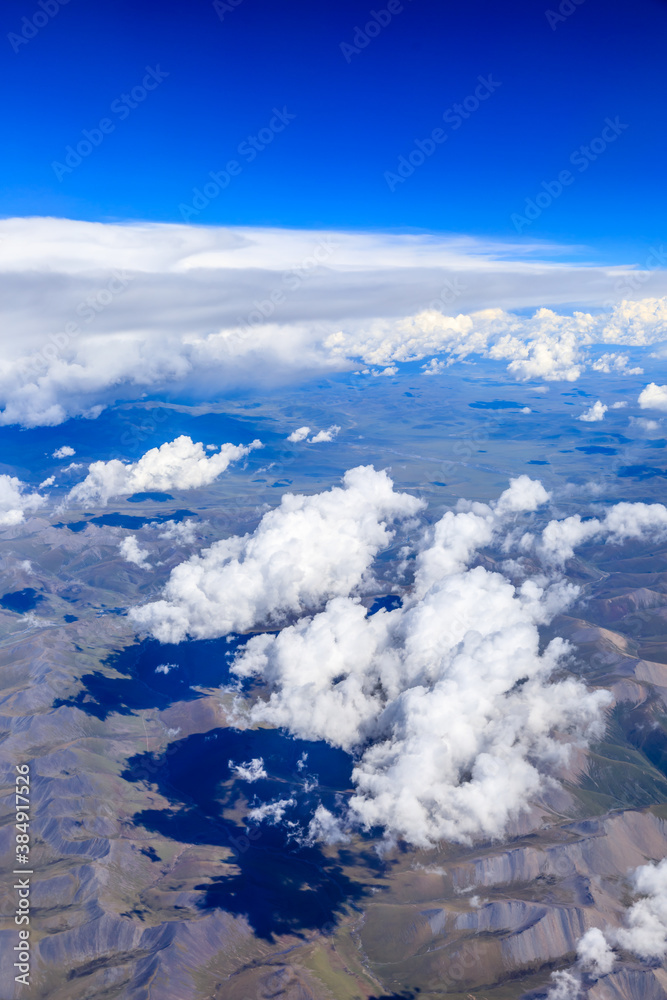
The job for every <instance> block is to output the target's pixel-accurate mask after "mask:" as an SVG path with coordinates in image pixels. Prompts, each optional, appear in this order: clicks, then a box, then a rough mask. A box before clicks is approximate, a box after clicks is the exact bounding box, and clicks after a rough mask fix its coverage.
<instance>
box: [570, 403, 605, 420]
mask: <svg viewBox="0 0 667 1000" xmlns="http://www.w3.org/2000/svg"><path fill="white" fill-rule="evenodd" d="M608 409H609V407H608V406H606V405H605V404H604V403H601V402H600V400H599V399H596V400H595V402H594V403H593V405H592V406H591V407H590V408H589V409H588V410H584V412H583V413H582V414H580V416H578V417H577V420H583V421H584V422H586V423H589V424H593V423H596V422H597V421H599V420H604V415H605V413H606V412H607V410H608Z"/></svg>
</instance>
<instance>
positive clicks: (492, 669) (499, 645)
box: [232, 476, 608, 847]
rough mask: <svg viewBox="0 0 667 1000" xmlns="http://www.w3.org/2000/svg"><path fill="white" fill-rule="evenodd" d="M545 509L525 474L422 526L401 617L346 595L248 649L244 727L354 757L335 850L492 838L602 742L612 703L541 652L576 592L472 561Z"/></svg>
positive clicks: (321, 815) (541, 494) (334, 824)
mask: <svg viewBox="0 0 667 1000" xmlns="http://www.w3.org/2000/svg"><path fill="white" fill-rule="evenodd" d="M547 499H548V494H547V493H546V491H545V490H544V488H543V487H542V486H541V484H540V483H539V482H536V481H532V480H530V479H529V478H528V477H527V476H522V477H519V478H518V479H517V480H514V481H512V483H511V485H510V487H509V489H508V490H506V491H505V493H504V494H503V495H502V496H501V497H500V498H499V500H498V501H497V502H496V503H494V504H492V505H487V504H480V503H473V504H460V505H459V508H460V509H459V510H458V511H457V512H456V513H455V512H451V511H450V512H447V513H446V514H445V515H444V516H443V518H441V520H440V521H438V522H437V523H436V524H435V525H434V526H433V527H432V528H431V529H429V530H428V531H427V533H426V536H425V538H424V542H423V544H422V545H421V547H420V548H419V551H418V552H417V554H416V560H415V579H414V585H413V587H412V590H411V592H410V593H409V594H407V595H406V596H405V597H404V598H403V601H402V603H401V606H400V607H398V608H396V609H394V610H392V611H386V610H380V611H378V612H377V613H376V614H373V615H371V616H369V615H368V614H367V612H366V609H365V608H364V607H363V605H362V604H361V603H360V601H359V599H358V598H355V597H354V596H353V597H344V596H339V597H336V598H333V599H332V600H330V601H329V603H328V605H327V607H326V608H325V610H324V611H322V612H320V613H318V614H316V615H314V616H312V617H306V618H302V619H301V620H300V621H298V622H297V623H295V624H294V625H291V626H288V627H287V628H284V629H283V630H282V631H281V632H280V633H278V634H277V635H270V634H263V635H259V636H255V637H253V638H252V639H250V640H249V642H248V643H247V644H246V646H245V647H244V648H243V649H242V650H241V651H240V652H239V654H238V655H237V657H236V659H235V660H234V662H233V665H232V670H233V671H234V672H235V673H236V674H237V675H239V676H240V677H252V678H255V679H257V680H261V681H262V682H263V684H264V688H265V692H266V694H265V696H264V697H262V698H260V699H259V700H257V701H256V702H254V704H252V705H251V706H249V707H248V708H247V712H248V718H249V721H251V722H252V723H259V722H262V723H264V724H269V725H272V726H280V727H285V728H287V729H288V730H289V731H290V732H292V733H293V734H294V735H295V736H298V737H300V738H302V739H310V740H319V739H324V740H326V741H327V742H329V743H330V744H332V745H334V746H337V747H341V748H342V749H344V750H347V751H348V752H351V753H353V754H354V756H355V766H354V769H353V782H354V785H355V794H354V795H353V796H352V797H351V799H350V801H349V808H348V811H347V813H346V816H345V821H344V822H343V821H342V818H341V817H340V816H339V817H336V816H335V815H333V814H331V813H329V812H327V810H325V809H324V808H322V809H320V810H319V811H318V813H317V814H316V816H315V817H314V818H313V823H312V825H311V828H310V831H309V832H310V835H311V836H312V837H315V836H322V837H326V836H328V834H329V833H331V836H332V837H333V838H334V839H336V840H340V839H341V834H343V835H344V834H345V833H346V830H345V826H346V825H347V826H348V828H350V827H351V828H354V827H363V828H366V829H371V828H383V829H384V830H385V832H386V834H387V835H388V836H389V837H390V838H394V837H400V838H403V839H405V840H406V841H408V842H410V843H413V844H415V845H418V846H422V847H427V846H432V845H433V844H434V843H436V842H438V841H439V840H441V839H447V840H458V841H464V842H467V841H470V840H472V839H473V838H475V837H477V836H480V835H484V836H497V835H499V834H500V833H502V831H503V830H504V829H505V827H506V825H507V823H508V821H509V819H510V818H511V817H512V816H514V815H516V814H517V813H518V812H520V811H521V810H522V809H524V808H526V807H527V805H528V803H529V801H530V800H531V798H532V797H534V796H535V795H537V794H539V792H540V791H541V789H542V788H543V784H544V775H545V773H548V772H550V771H552V770H553V769H554V768H556V767H558V766H560V765H562V764H564V763H565V762H566V761H567V759H568V753H569V750H570V746H571V744H572V743H583V742H585V740H586V739H587V738H589V737H590V736H591V735H593V734H595V733H599V732H601V725H602V723H601V718H602V709H603V707H604V706H605V705H606V704H607V703H608V695H607V693H606V692H602V691H600V692H592V691H588V690H587V689H586V688H585V687H584V686H583V685H582V684H581V683H580V682H579V681H578V680H575V679H574V678H568V679H564V680H554V679H553V674H554V672H555V670H556V669H557V668H558V667H559V666H560V664H561V662H562V658H563V656H564V654H565V652H566V644H565V643H563V642H562V641H561V640H558V639H556V640H554V641H552V642H551V643H550V644H549V645H548V646H547V647H546V649H544V650H542V651H541V650H540V641H539V631H538V626H539V625H541V624H544V623H546V622H548V621H551V620H552V618H553V616H554V615H555V614H556V613H558V611H560V610H562V609H563V608H564V607H566V606H567V604H568V603H569V601H570V600H571V599H572V597H573V596H574V594H575V593H576V591H575V590H574V589H573V588H571V587H567V586H566V585H564V584H563V583H562V581H558V580H556V581H554V582H553V583H549V582H548V581H546V580H543V581H542V582H541V583H538V582H536V581H534V580H526V581H525V582H524V583H523V584H521V585H520V586H515V585H513V584H512V583H511V582H510V581H509V580H508V579H506V578H505V577H504V576H503V575H502V574H501V573H499V572H491V571H489V570H487V569H485V568H484V567H482V566H479V565H477V566H475V565H471V564H472V563H474V561H475V557H476V555H477V553H478V552H479V550H480V549H481V548H484V547H486V546H488V545H490V544H491V542H492V541H493V540H494V539H497V540H498V536H500V537H501V538H502V537H503V536H504V535H506V533H507V531H509V530H510V528H511V526H513V525H514V522H515V520H516V519H517V518H519V519H521V518H523V517H525V516H526V515H527V514H528V513H530V512H532V511H534V510H535V509H536V508H537V506H538V505H539V504H540V503H543V502H545V501H546V500H547ZM565 731H567V733H568V737H567V739H564V738H563V737H562V736H561V737H556V736H555V733H556V732H561V733H563V732H565ZM416 761H418V762H419V764H418V766H417V765H416V764H415V762H416Z"/></svg>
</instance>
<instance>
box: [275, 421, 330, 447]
mask: <svg viewBox="0 0 667 1000" xmlns="http://www.w3.org/2000/svg"><path fill="white" fill-rule="evenodd" d="M310 430H311V429H310V427H308V426H303V427H297V429H296V430H295V431H292V433H291V434H290V435H289V437H288V438H287V440H288V441H291V442H292V444H297V443H298V442H299V441H305V440H306V439H308V444H322V443H323V442H325V441H333V439H334V438H335V437H337V436H338V434H339V433H340V427H339V426H338V424H332V425H331V427H327V429H326V430H322V431H317V433H315V434H313V436H312V437H311V438H309V437H308V435H309V434H310Z"/></svg>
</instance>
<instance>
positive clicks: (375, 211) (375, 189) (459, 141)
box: [0, 0, 667, 261]
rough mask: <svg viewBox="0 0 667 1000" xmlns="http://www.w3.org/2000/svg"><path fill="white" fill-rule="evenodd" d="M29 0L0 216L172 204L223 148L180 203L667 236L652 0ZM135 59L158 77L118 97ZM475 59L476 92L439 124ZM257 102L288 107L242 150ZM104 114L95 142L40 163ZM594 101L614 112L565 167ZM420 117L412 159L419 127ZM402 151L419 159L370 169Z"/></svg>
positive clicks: (618, 243)
mask: <svg viewBox="0 0 667 1000" xmlns="http://www.w3.org/2000/svg"><path fill="white" fill-rule="evenodd" d="M43 2H44V4H45V6H46V8H47V13H44V11H43V9H42V8H40V6H39V5H38V3H37V0H29V2H28V0H20V2H19V0H10V2H7V3H6V4H5V5H3V11H2V21H3V36H4V38H3V56H2V60H1V62H2V68H3V73H4V76H5V79H4V89H5V92H11V93H12V95H13V97H12V101H11V104H10V105H9V107H8V108H7V109H6V125H5V138H6V148H5V155H4V156H3V161H2V175H3V176H2V183H1V185H0V197H1V199H2V202H1V207H0V211H1V212H2V213H3V215H5V216H11V215H35V214H39V215H43V214H49V215H56V216H61V217H69V218H77V219H87V220H112V219H113V220H124V219H142V220H155V221H183V220H184V215H183V207H182V206H183V205H185V206H188V205H192V204H193V198H194V197H195V193H194V189H195V188H197V187H198V188H199V189H200V190H201V189H202V187H203V185H204V184H206V183H207V182H209V181H210V177H209V173H210V172H211V171H213V172H217V171H220V170H223V169H224V168H225V165H226V164H227V163H228V162H229V161H230V160H231V161H235V162H236V163H237V164H238V165H239V166H238V167H237V168H232V169H236V174H235V175H234V176H231V177H230V178H229V183H228V184H227V186H226V187H225V189H224V190H223V191H221V192H220V193H219V194H218V195H217V196H216V197H214V198H212V199H210V200H209V201H208V204H204V202H203V201H202V199H200V201H199V202H198V203H196V204H199V205H200V206H201V207H200V208H198V209H197V212H196V214H192V215H190V216H189V218H188V221H192V222H194V223H197V224H203V225H217V224H246V225H255V224H258V225H276V226H290V227H306V228H310V227H332V228H341V229H399V230H406V229H407V230H409V229H418V230H432V231H435V232H464V233H471V234H478V235H494V236H500V237H503V238H510V239H516V240H517V241H518V242H521V241H522V240H526V239H535V238H542V239H548V240H555V241H558V242H561V243H565V244H570V243H577V244H587V245H590V246H591V247H593V248H594V251H593V253H592V256H595V257H597V258H598V259H606V260H613V259H619V260H621V259H622V260H624V261H627V260H628V259H629V257H630V258H631V257H632V254H633V253H635V254H636V255H638V256H637V260H638V261H639V260H640V255H641V253H642V252H644V250H643V248H645V247H648V246H650V245H651V244H653V243H655V242H656V241H659V240H660V239H662V238H664V226H663V223H662V219H664V208H665V191H664V162H665V152H666V148H665V144H666V139H665V129H664V106H665V77H664V39H665V37H666V35H665V31H666V29H667V4H665V3H664V2H658V0H638V2H636V3H635V4H634V5H632V6H630V5H627V4H625V3H620V2H618V0H614V2H611V3H609V2H606V3H603V2H602V0H583V2H581V3H579V4H575V3H574V0H563V2H561V4H560V7H561V9H562V10H563V11H564V12H565V13H564V14H560V15H559V14H558V10H559V6H558V4H556V3H553V4H551V7H549V4H548V2H547V0H518V2H515V3H514V4H512V5H511V7H507V6H505V5H499V4H497V3H493V2H486V0H470V2H467V3H465V4H451V3H433V2H431V3H428V2H426V0H405V2H404V3H402V4H399V3H398V2H397V0H392V3H393V9H394V13H393V15H392V16H391V17H389V14H387V13H384V12H385V11H386V10H387V4H386V3H384V0H378V3H377V4H375V6H373V5H372V4H367V3H362V2H350V0H343V2H337V3H335V4H333V3H323V4H313V3H304V2H292V3H291V4H286V5H285V4H275V3H272V2H266V0H240V2H238V0H234V2H235V4H236V5H235V6H234V5H232V4H229V3H227V4H220V3H219V4H218V7H219V8H220V10H219V12H218V10H216V8H215V6H214V4H213V3H210V2H194V3H192V4H189V5H184V4H182V3H178V4H175V3H142V4H139V5H137V4H136V3H130V2H129V0H116V2H114V3H113V4H99V5H98V4H93V3H85V2H84V0H69V2H68V3H67V4H65V5H60V4H59V3H58V0H43ZM397 7H400V8H401V9H400V10H397V9H396V8H397ZM549 9H551V10H552V11H554V12H555V13H556V15H557V18H558V19H555V18H553V17H551V16H549V17H547V13H546V12H547V11H548V10H549ZM372 10H375V11H376V12H377V14H378V16H377V18H374V17H373V15H372V14H371V11H372ZM53 11H55V13H52V12H53ZM568 11H570V12H569V13H568ZM51 13H52V16H49V14H51ZM36 15H37V16H36ZM220 15H221V16H222V19H221V16H220ZM24 18H27V21H25V20H23V19H24ZM45 20H46V23H45V24H43V25H42V22H43V21H45ZM33 21H34V23H35V24H36V25H37V28H35V27H34V26H32V25H31V23H30V22H33ZM378 21H380V22H386V23H384V24H382V25H381V26H380V25H378V26H377V27H375V26H371V28H370V29H369V31H368V32H366V31H365V26H366V25H367V24H368V23H370V22H373V25H377V22H378ZM550 22H551V23H550ZM357 27H359V28H361V29H362V30H363V31H364V37H365V39H366V40H367V44H365V45H364V37H361V36H359V35H356V42H357V44H356V46H355V48H357V49H358V51H356V52H355V51H353V50H352V49H351V48H350V49H348V48H344V46H348V45H349V46H353V45H355V29H356V28H357ZM372 34H374V35H375V37H369V36H370V35H372ZM28 35H33V36H34V37H30V38H27V37H26V36H28ZM146 67H152V68H153V69H155V68H156V67H159V68H160V70H161V71H162V73H165V74H168V76H165V77H164V78H163V79H162V80H161V82H159V84H157V85H155V87H154V89H153V90H152V91H148V92H146V91H144V93H145V97H144V98H143V99H141V94H142V91H141V90H139V91H135V97H136V96H139V98H140V99H139V100H132V98H130V102H131V103H128V104H125V103H124V98H123V96H122V95H123V94H130V95H131V94H132V91H133V88H136V87H139V88H141V86H142V81H143V79H144V77H145V76H146ZM489 75H490V77H491V80H492V81H493V82H494V87H493V93H491V94H489V95H488V96H487V97H486V98H485V99H484V100H483V101H481V102H480V103H479V107H477V108H474V104H475V100H474V98H472V99H471V100H470V101H469V102H468V105H467V107H468V108H474V110H472V111H471V113H470V114H469V116H468V117H467V118H465V119H464V118H462V117H459V119H458V122H459V125H458V126H456V121H457V118H456V111H455V110H452V112H451V113H450V115H449V118H448V119H446V120H445V122H444V123H443V114H444V113H445V112H447V110H448V109H453V108H454V105H456V104H457V103H458V104H461V103H462V102H464V100H465V99H466V98H467V97H471V95H474V93H475V89H476V87H478V86H479V77H482V78H484V79H487V80H488V79H489ZM498 83H499V84H500V85H499V86H497V85H496V84H498ZM114 102H115V103H114ZM275 108H277V109H278V110H281V111H282V109H287V113H288V115H293V116H294V118H293V119H290V120H289V123H288V124H287V125H285V126H284V127H283V128H282V129H281V130H280V131H277V130H275V131H273V134H271V133H270V132H267V131H264V132H263V133H262V134H263V136H264V138H265V139H267V138H269V136H270V138H271V141H270V142H267V143H266V147H265V148H263V149H261V150H260V149H259V148H257V147H256V154H257V155H256V156H255V157H254V158H252V161H251V160H250V154H249V153H248V149H249V148H250V147H248V146H245V147H242V149H243V154H241V153H239V146H240V144H242V143H243V142H244V140H247V137H248V136H253V135H258V134H259V133H260V130H262V129H264V130H266V129H270V128H271V122H272V121H273V122H274V125H275V124H277V122H276V119H275V112H274V109H275ZM112 109H113V110H112ZM104 118H107V119H108V120H110V122H111V125H112V126H113V127H112V128H111V127H110V126H108V125H107V128H109V131H108V133H107V134H105V135H103V138H102V141H101V142H100V143H99V145H98V146H96V147H94V148H92V152H90V154H89V155H84V156H83V157H82V159H81V162H80V163H79V164H76V158H74V159H72V158H70V161H69V163H70V164H72V163H74V164H75V166H74V167H73V168H72V169H71V170H68V171H59V169H58V168H57V167H56V168H54V166H53V164H54V163H64V162H65V156H66V150H67V147H68V146H73V147H76V146H77V144H78V143H79V142H80V141H81V140H82V139H83V138H84V136H83V131H82V130H84V129H87V130H94V129H97V128H98V127H99V123H100V121H101V120H102V119H104ZM607 118H609V119H611V120H612V121H616V122H617V123H620V124H621V125H622V126H627V127H626V128H622V129H621V130H620V132H619V133H618V134H617V135H616V136H615V137H614V140H613V141H612V142H608V143H605V142H604V140H603V144H604V145H605V146H606V148H605V149H604V150H603V151H602V152H601V153H599V155H596V156H595V159H593V158H592V157H590V159H589V163H588V166H587V168H586V169H583V168H582V167H574V168H573V166H572V163H571V160H570V158H571V156H572V154H573V153H575V151H576V150H577V149H578V148H579V147H581V146H582V145H583V146H588V145H589V144H590V142H591V140H595V139H596V138H597V137H600V136H601V134H602V132H603V129H605V127H606V126H605V120H606V119H607ZM437 128H442V130H443V132H444V133H445V139H444V140H442V141H441V143H440V144H436V145H435V148H434V150H433V152H432V154H430V155H426V156H425V157H424V160H425V162H424V163H423V164H420V163H419V160H420V154H419V153H415V152H414V150H415V140H420V141H424V140H427V139H428V137H429V136H430V135H431V133H432V132H433V130H434V129H437ZM93 134H94V135H95V136H97V133H93ZM606 134H607V136H609V135H611V134H612V133H610V132H609V129H607V133H606ZM258 142H259V140H258ZM259 145H262V143H259ZM430 145H433V143H432V141H431V144H430ZM82 148H83V149H84V150H85V149H86V146H85V145H84V146H83V147H82ZM600 148H601V143H600V142H599V140H598V143H597V146H593V149H598V150H600ZM426 149H427V152H428V150H429V149H430V146H429V144H427V146H426ZM411 154H412V158H413V162H415V163H417V164H418V166H417V167H416V169H414V171H413V172H412V173H411V174H410V175H409V176H407V177H405V178H404V179H402V180H399V181H398V182H396V181H393V182H392V181H391V177H389V179H388V176H387V175H392V174H393V175H394V176H396V171H397V168H398V165H399V163H400V162H401V161H400V157H401V156H403V157H405V158H406V159H407V158H409V157H410V155H411ZM580 160H581V158H579V160H578V161H577V162H580ZM65 165H67V164H65ZM565 169H569V170H570V172H571V174H572V177H573V180H572V181H571V182H570V183H569V184H568V185H567V186H566V187H564V188H563V191H562V193H561V194H560V195H559V196H558V197H556V198H554V199H553V200H552V203H551V204H546V203H547V201H548V197H547V195H543V196H542V204H543V205H544V206H545V207H544V208H543V209H542V210H541V211H540V212H539V213H538V215H537V217H536V218H535V219H533V220H531V221H530V222H529V224H527V225H525V226H521V227H520V228H521V232H517V226H516V225H515V224H513V220H512V216H513V215H514V216H515V217H516V215H521V214H522V213H523V212H524V211H525V204H526V199H527V198H530V199H535V197H536V195H537V194H538V192H541V191H542V190H543V188H542V183H543V182H546V183H548V184H552V182H554V181H555V180H556V179H557V178H558V175H559V173H560V172H561V171H563V170H565ZM409 171H410V168H409V167H404V173H405V172H408V173H409ZM58 174H59V176H58ZM392 187H393V190H392ZM210 190H212V188H209V191H210ZM557 190H558V188H557V187H554V186H553V185H552V187H551V191H552V192H553V191H557ZM186 216H187V213H186Z"/></svg>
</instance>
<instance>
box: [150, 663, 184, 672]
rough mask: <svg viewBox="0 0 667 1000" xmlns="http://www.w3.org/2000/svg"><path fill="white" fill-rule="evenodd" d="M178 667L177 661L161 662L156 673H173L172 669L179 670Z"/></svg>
mask: <svg viewBox="0 0 667 1000" xmlns="http://www.w3.org/2000/svg"><path fill="white" fill-rule="evenodd" d="M177 669H178V664H177V663H160V664H158V666H157V667H156V668H155V673H156V674H169V673H171V671H172V670H177Z"/></svg>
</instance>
